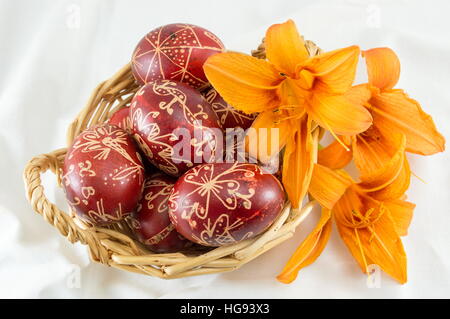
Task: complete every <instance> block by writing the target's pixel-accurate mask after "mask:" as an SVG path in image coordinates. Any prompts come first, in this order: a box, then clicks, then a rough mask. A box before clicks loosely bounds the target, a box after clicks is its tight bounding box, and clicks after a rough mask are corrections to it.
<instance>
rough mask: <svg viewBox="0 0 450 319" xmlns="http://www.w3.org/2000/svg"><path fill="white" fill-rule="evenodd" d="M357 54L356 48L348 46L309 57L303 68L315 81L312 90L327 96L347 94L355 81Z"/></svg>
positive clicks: (357, 49)
mask: <svg viewBox="0 0 450 319" xmlns="http://www.w3.org/2000/svg"><path fill="white" fill-rule="evenodd" d="M359 52H360V50H359V47H358V46H350V47H347V48H343V49H339V50H335V51H330V52H326V53H323V54H320V55H316V56H314V57H311V58H310V59H309V60H308V61H307V62H306V63H305V64H304V65H303V67H304V68H305V69H307V70H309V71H310V72H311V73H312V75H313V76H314V77H315V79H316V81H315V86H314V90H317V91H322V92H326V93H329V94H343V93H345V92H347V91H348V90H349V89H350V87H351V86H352V84H353V81H354V79H355V74H356V66H357V65H358V58H359Z"/></svg>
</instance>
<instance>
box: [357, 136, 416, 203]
mask: <svg viewBox="0 0 450 319" xmlns="http://www.w3.org/2000/svg"><path fill="white" fill-rule="evenodd" d="M402 141H403V142H402V144H401V145H400V147H399V148H398V150H397V151H396V153H395V154H393V156H392V158H390V159H389V160H388V161H386V162H385V164H384V165H382V166H380V167H378V168H377V169H373V171H369V170H367V169H363V170H362V174H361V176H360V179H361V182H360V183H358V187H359V188H360V189H361V190H362V191H363V192H365V193H367V194H368V195H369V196H371V197H372V198H375V199H377V200H390V199H398V198H400V197H401V196H402V195H403V194H404V193H405V192H406V190H407V189H408V187H409V183H410V179H411V170H410V168H409V164H408V160H407V158H406V155H405V138H404V136H403V139H402ZM355 154H356V152H355ZM364 163H370V161H365V162H364ZM360 165H361V164H360Z"/></svg>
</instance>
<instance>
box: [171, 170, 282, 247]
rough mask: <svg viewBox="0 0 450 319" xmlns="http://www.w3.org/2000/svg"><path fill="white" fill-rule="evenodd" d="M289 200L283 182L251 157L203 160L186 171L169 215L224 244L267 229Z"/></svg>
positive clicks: (191, 234)
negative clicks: (242, 160)
mask: <svg viewBox="0 0 450 319" xmlns="http://www.w3.org/2000/svg"><path fill="white" fill-rule="evenodd" d="M284 201H285V196H284V191H283V187H282V186H281V184H280V182H279V181H278V180H277V179H276V178H275V177H274V176H273V175H270V174H264V173H263V172H262V171H261V169H260V167H259V166H257V165H255V164H248V163H237V162H236V163H211V164H204V165H199V166H196V167H194V168H192V169H191V170H189V171H188V172H186V173H185V174H184V175H183V176H181V177H180V178H179V179H178V181H177V182H176V183H175V186H174V187H173V190H172V193H171V195H170V198H169V208H170V211H169V216H170V219H171V220H172V223H173V224H174V225H175V228H176V229H177V231H178V232H179V233H180V234H182V235H183V236H184V237H185V238H187V239H189V240H191V241H194V242H196V243H198V244H200V245H205V246H221V245H228V244H233V243H236V242H238V241H240V240H244V239H248V238H252V237H254V236H257V235H258V234H260V233H262V232H263V231H264V230H266V229H267V228H268V227H269V226H270V225H271V224H272V223H273V221H274V220H275V218H276V217H277V216H278V214H279V213H280V211H281V209H282V207H283V204H284Z"/></svg>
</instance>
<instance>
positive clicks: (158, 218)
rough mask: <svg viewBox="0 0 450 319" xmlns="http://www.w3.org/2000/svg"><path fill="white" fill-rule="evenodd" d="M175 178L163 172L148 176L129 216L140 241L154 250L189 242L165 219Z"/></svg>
mask: <svg viewBox="0 0 450 319" xmlns="http://www.w3.org/2000/svg"><path fill="white" fill-rule="evenodd" d="M175 182H176V179H174V178H173V177H169V176H168V175H165V174H163V173H155V174H153V175H151V176H149V177H148V178H147V179H146V181H145V184H144V194H143V197H142V200H141V201H140V204H139V206H138V209H137V211H136V212H135V213H133V215H132V217H131V218H130V219H129V221H130V225H131V227H132V229H133V230H134V232H135V233H136V235H137V238H138V239H139V241H140V242H141V243H143V244H144V245H147V246H148V247H149V248H150V249H151V250H153V251H155V252H175V251H180V250H183V249H184V248H186V247H188V246H190V245H191V244H192V243H191V242H190V241H188V240H186V239H185V238H183V237H182V236H181V235H180V234H178V232H177V231H176V230H175V227H174V226H173V224H172V223H171V222H170V219H169V206H168V200H169V195H170V192H171V190H172V188H173V185H174V184H175Z"/></svg>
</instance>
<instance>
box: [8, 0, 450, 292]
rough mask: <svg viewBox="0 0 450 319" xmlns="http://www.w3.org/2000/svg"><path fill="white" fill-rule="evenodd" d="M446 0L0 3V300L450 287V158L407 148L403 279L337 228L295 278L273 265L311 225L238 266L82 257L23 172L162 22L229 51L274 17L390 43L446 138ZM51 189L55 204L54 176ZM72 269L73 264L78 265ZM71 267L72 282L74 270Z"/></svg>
mask: <svg viewBox="0 0 450 319" xmlns="http://www.w3.org/2000/svg"><path fill="white" fill-rule="evenodd" d="M448 12H450V5H449V2H448V1H433V5H431V4H429V3H427V2H424V1H420V0H419V1H357V0H347V1H320V0H319V1H317V0H316V1H312V0H311V1H292V0H284V1H281V0H258V1H242V0H237V1H235V0H227V1H195V0H190V1H184V0H180V1H176V0H164V1H143V0H142V1H80V0H60V1H56V0H53V1H43V0H40V1H31V0H30V1H23V0H20V1H19V0H1V1H0V170H1V182H0V183H1V184H0V185H1V188H0V243H1V244H0V297H10V298H14V297H26V298H30V297H40V298H43V297H61V298H65V297H76V298H78V297H81V298H87V297H94V298H102V297H106V298H109V297H123V298H132V297H136V298H174V297H175V298H193V297H199V298H200V297H204V298H231V297H237V298H245V297H254V298H262V297H265V298H317V297H323V298H338V297H342V298H364V297H368V298H381V297H385V298H391V297H392V298H406V297H413V298H418V297H447V298H448V297H450V254H449V243H450V235H449V229H450V209H449V207H450V196H449V186H450V170H449V162H450V157H449V155H448V152H447V153H443V154H438V155H435V156H432V157H427V158H424V157H418V156H411V157H410V159H411V166H412V168H413V170H414V172H415V173H416V174H417V175H418V176H420V177H422V178H423V179H424V180H426V184H424V183H422V182H420V181H418V180H417V179H416V178H413V180H412V184H411V188H410V190H409V192H408V194H409V198H410V199H411V200H412V201H414V202H415V203H416V204H417V208H416V210H415V216H414V220H413V222H412V225H411V228H410V235H409V236H408V237H407V238H405V239H404V244H405V248H406V251H407V253H408V258H409V259H408V260H409V265H408V268H409V282H408V283H407V284H405V285H403V286H401V285H398V284H397V283H395V282H394V281H393V280H391V279H390V278H388V277H387V276H385V275H383V276H382V277H381V282H380V288H368V286H367V284H366V277H365V276H364V275H363V274H362V273H361V271H360V270H359V268H358V267H357V265H356V263H355V261H354V260H353V259H352V258H351V256H350V254H349V253H348V252H347V249H346V247H345V246H344V245H343V243H342V242H341V241H340V239H339V237H338V235H337V232H336V231H334V232H333V235H332V238H331V240H330V242H329V244H328V246H327V248H326V249H325V251H324V253H323V254H322V256H321V257H320V258H319V259H318V260H317V262H316V263H315V264H314V265H312V266H310V267H308V268H306V269H304V270H303V271H302V272H301V273H300V275H299V278H298V279H297V281H295V282H294V283H293V284H291V285H283V284H280V283H278V282H277V281H276V280H275V275H276V274H277V273H278V272H279V271H280V270H281V269H282V266H283V265H284V263H285V262H286V260H287V259H288V257H289V256H290V254H291V253H292V252H293V250H294V249H295V247H296V246H297V245H298V244H299V242H300V241H301V239H302V238H303V237H304V236H305V233H306V230H307V229H308V228H310V227H311V226H312V222H313V220H311V221H309V222H308V223H307V225H305V227H304V228H302V229H299V230H298V231H297V233H296V235H295V236H294V238H292V239H291V240H289V241H287V242H286V243H284V244H283V245H281V246H279V247H277V248H275V249H273V250H271V251H270V252H268V253H266V254H265V255H263V256H261V257H260V258H258V259H257V260H255V261H253V262H251V263H250V264H248V265H246V266H245V267H243V268H242V269H240V270H238V271H235V272H232V273H227V274H222V275H210V276H205V277H195V278H187V279H182V280H173V281H163V280H160V279H156V278H150V277H144V276H140V275H135V274H129V273H125V272H122V271H119V270H115V269H111V268H108V267H105V266H102V265H99V264H93V263H91V262H90V261H89V259H88V256H87V250H86V248H85V247H84V246H82V245H80V244H76V245H72V244H70V243H69V242H68V241H67V240H66V239H65V238H63V237H62V236H60V235H59V233H57V231H56V230H55V229H54V228H52V227H51V226H50V225H48V224H47V223H46V222H45V221H44V220H43V218H42V217H41V216H39V215H38V214H36V213H34V212H33V211H32V209H31V207H30V205H29V204H28V202H27V201H26V199H25V195H24V187H23V182H22V178H21V174H22V170H23V167H24V165H25V163H26V162H27V160H29V159H30V158H31V157H32V156H34V155H37V154H41V153H45V152H49V151H51V150H53V149H56V148H60V147H63V146H64V145H65V144H64V143H65V130H66V127H67V126H68V124H69V123H70V122H71V120H72V119H73V118H74V116H75V115H76V113H77V112H78V110H79V109H80V108H81V107H82V106H83V105H84V103H85V101H86V100H87V98H88V96H89V94H90V92H91V90H92V89H93V88H94V87H95V86H96V85H97V84H98V83H99V82H100V81H102V80H104V79H106V78H108V77H109V76H111V75H112V74H113V73H114V72H115V71H116V70H118V69H119V68H120V67H122V66H123V65H124V64H125V63H127V61H129V59H130V57H131V53H132V51H133V49H134V47H135V45H136V43H137V42H138V40H139V39H140V38H141V37H142V36H143V35H144V34H145V33H147V32H148V31H150V30H151V29H153V28H154V27H157V26H159V25H163V24H167V23H173V22H189V23H194V24H198V25H201V26H204V27H206V28H208V29H210V30H211V31H213V32H214V33H216V34H217V35H218V36H219V37H220V38H221V39H222V40H223V42H224V43H225V45H226V46H227V47H228V48H230V49H233V50H238V51H243V52H248V51H249V50H250V49H252V48H254V47H256V46H257V45H258V43H259V40H260V38H261V37H262V36H263V34H264V31H265V29H266V28H267V27H268V26H269V25H270V24H272V23H277V22H281V21H284V20H286V19H288V18H292V19H294V20H295V21H296V23H297V25H298V27H299V29H300V31H301V32H302V33H303V34H304V35H305V37H306V38H308V39H313V40H314V41H316V43H318V44H319V45H320V46H321V47H322V48H324V49H326V50H331V49H336V48H340V47H344V46H347V45H351V44H358V45H360V46H361V47H362V48H366V49H367V48H370V47H376V46H390V47H391V48H393V49H394V50H395V51H396V52H397V53H398V55H399V56H400V57H401V62H402V75H401V80H400V83H399V84H398V87H400V88H404V89H405V90H406V91H407V92H409V94H410V95H411V96H412V97H414V98H416V99H418V100H419V101H421V103H422V105H423V107H424V108H425V110H426V111H427V112H429V113H431V114H432V115H433V117H434V119H435V122H436V124H437V126H438V128H439V129H440V130H441V132H442V133H443V134H444V135H445V136H446V137H447V139H448V138H450V129H449V126H448V123H449V121H450V118H449V105H450V90H449V87H450V80H449V71H450V58H449V57H450V41H449V35H448V34H449V31H450V19H449V18H448ZM44 182H45V185H46V186H47V188H46V190H47V194H48V196H49V198H50V199H52V200H56V202H57V203H58V205H61V207H65V206H64V198H63V195H62V192H61V191H60V190H59V189H56V187H55V186H54V184H55V183H54V176H53V175H51V174H47V175H46V176H45V179H44ZM74 267H75V268H74ZM76 267H80V268H79V269H80V275H81V285H80V287H79V288H76V287H75V288H71V287H70V285H68V280H70V278H71V277H70V276H73V275H74V274H76V269H77V268H76Z"/></svg>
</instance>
